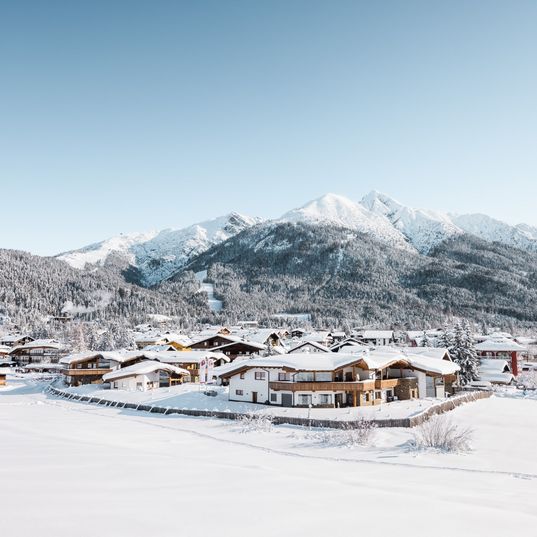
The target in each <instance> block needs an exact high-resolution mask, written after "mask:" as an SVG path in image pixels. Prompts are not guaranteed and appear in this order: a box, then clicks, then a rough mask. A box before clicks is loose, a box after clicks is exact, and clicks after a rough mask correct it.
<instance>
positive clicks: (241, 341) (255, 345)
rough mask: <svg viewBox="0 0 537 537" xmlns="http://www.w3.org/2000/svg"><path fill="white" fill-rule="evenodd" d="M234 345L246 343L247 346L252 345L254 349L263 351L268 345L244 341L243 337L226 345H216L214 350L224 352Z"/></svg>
mask: <svg viewBox="0 0 537 537" xmlns="http://www.w3.org/2000/svg"><path fill="white" fill-rule="evenodd" d="M234 345H246V346H247V347H251V348H252V349H255V350H257V351H261V350H263V349H266V348H267V346H266V345H262V344H261V343H255V342H254V341H244V340H243V339H240V340H239V341H234V342H232V343H227V344H226V345H221V346H220V347H214V348H213V350H215V351H222V352H223V351H224V350H226V349H228V348H229V347H233V346H234Z"/></svg>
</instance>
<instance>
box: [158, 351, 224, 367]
mask: <svg viewBox="0 0 537 537" xmlns="http://www.w3.org/2000/svg"><path fill="white" fill-rule="evenodd" d="M205 358H212V359H213V360H222V361H223V362H229V361H230V358H229V357H228V356H226V355H225V354H224V353H223V352H217V351H166V352H158V353H156V352H155V353H153V354H152V359H153V360H157V361H159V362H162V363H165V364H188V363H193V364H199V363H200V362H201V361H202V360H204V359H205Z"/></svg>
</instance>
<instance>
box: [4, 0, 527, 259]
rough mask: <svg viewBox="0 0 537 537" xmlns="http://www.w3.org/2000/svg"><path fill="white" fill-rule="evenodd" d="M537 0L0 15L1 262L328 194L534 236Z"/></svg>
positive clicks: (51, 2) (87, 7) (26, 7)
mask: <svg viewBox="0 0 537 537" xmlns="http://www.w3.org/2000/svg"><path fill="white" fill-rule="evenodd" d="M536 25H537V2H535V1H527V2H526V1H517V0H512V1H503V0H502V1H494V0H486V1H485V0H482V1H477V0H470V1H469V0H464V1H456V0H455V1H449V2H446V1H431V0H424V1H421V2H415V1H408V0H405V1H403V0H399V1H388V0H383V1H373V0H371V1H368V2H360V1H358V0H350V1H345V0H334V1H330V0H325V1H315V0H305V1H301V0H281V1H279V0H271V1H269V0H256V1H251V0H248V1H237V0H217V1H214V2H211V1H204V0H191V1H180V0H174V1H165V0H155V1H147V0H146V1H136V0H125V1H118V0H106V1H98V0H92V1H88V2H77V1H72V0H69V1H55V0H47V1H46V2H44V1H41V0H38V1H34V2H31V1H26V0H11V1H10V0H4V1H0V183H1V189H0V196H1V200H2V202H1V206H0V215H1V222H2V223H1V225H0V247H5V248H19V249H25V250H29V251H32V252H35V253H40V254H54V253H57V252H60V251H64V250H67V249H72V248H77V247H80V246H83V245H85V244H88V243H91V242H95V241H98V240H101V239H104V238H107V237H109V236H113V235H115V234H118V233H121V232H132V231H146V230H150V229H160V228H165V227H174V228H178V227H183V226H185V225H188V224H191V223H194V222H196V221H201V220H206V219H208V218H211V217H215V216H219V215H221V214H224V213H227V212H230V211H232V210H236V211H239V212H242V213H245V214H250V215H257V216H261V217H265V218H268V217H275V216H279V215H280V214H282V213H283V212H285V211H287V210H288V209H291V208H293V207H296V206H299V205H302V204H304V203H305V202H307V201H308V200H310V199H313V198H316V197H318V196H320V195H322V194H324V193H326V192H336V193H339V194H342V195H345V196H348V197H350V198H353V199H356V200H358V199H360V198H361V197H362V195H364V194H366V193H367V192H368V191H369V190H372V189H377V190H380V191H382V192H385V193H387V194H389V195H391V196H393V197H395V198H396V199H398V200H399V201H401V202H402V203H405V204H408V205H411V206H416V207H424V208H431V209H439V210H449V211H456V212H485V213H487V214H490V215H491V216H495V217H498V218H501V219H504V220H506V221H508V222H511V223H517V222H521V221H524V222H527V223H530V224H533V225H537V211H536V210H535V206H536V204H535V198H536V197H537V196H536V195H537V147H536V146H537V108H536V102H537V87H536V86H537V84H536V82H537V32H536V31H535V28H536Z"/></svg>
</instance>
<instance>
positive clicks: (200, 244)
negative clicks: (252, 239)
mask: <svg viewBox="0 0 537 537" xmlns="http://www.w3.org/2000/svg"><path fill="white" fill-rule="evenodd" d="M257 222H259V219H257V218H251V217H248V216H243V215H240V214H238V213H231V214H228V215H226V216H221V217H219V218H215V219H213V220H208V221H206V222H201V223H199V224H194V225H192V226H189V227H187V228H184V229H178V230H172V229H166V230H163V231H160V232H151V233H144V234H141V233H140V234H131V235H122V236H119V237H114V238H112V239H108V240H105V241H102V242H99V243H96V244H93V245H90V246H87V247H85V248H82V249H80V250H74V251H72V252H66V253H63V254H60V255H58V256H57V257H58V259H60V260H62V261H65V262H67V263H68V264H69V265H71V266H72V267H75V268H78V269H84V268H86V267H87V268H90V267H91V266H94V265H95V264H97V265H100V266H104V265H107V264H111V263H112V262H113V263H114V264H116V265H119V266H120V267H121V269H123V270H126V271H127V273H128V274H130V279H131V280H134V281H135V282H136V283H139V284H141V285H144V286H147V287H148V286H152V285H155V284H157V283H159V282H161V281H163V280H165V279H166V278H168V277H169V276H171V275H172V274H173V273H175V272H177V271H178V270H179V269H180V268H181V267H182V266H184V265H185V264H186V263H188V261H189V260H190V259H192V258H193V257H195V256H196V255H198V254H200V253H202V252H204V251H205V250H207V249H208V248H209V247H211V246H213V245H215V244H218V243H220V242H222V241H225V240H227V239H229V238H230V237H232V236H233V235H235V234H237V233H239V232H241V231H243V230H244V229H247V228H248V227H250V226H253V225H255V224H256V223H257Z"/></svg>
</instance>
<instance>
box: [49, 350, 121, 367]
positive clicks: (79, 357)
mask: <svg viewBox="0 0 537 537" xmlns="http://www.w3.org/2000/svg"><path fill="white" fill-rule="evenodd" d="M123 356H124V354H122V353H120V352H116V351H83V352H77V353H73V354H68V355H67V356H62V357H61V358H60V359H59V362H60V364H64V365H73V364H78V363H84V362H88V361H90V360H94V359H95V358H99V357H102V359H103V360H113V361H116V362H118V363H121V362H122V360H123Z"/></svg>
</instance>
